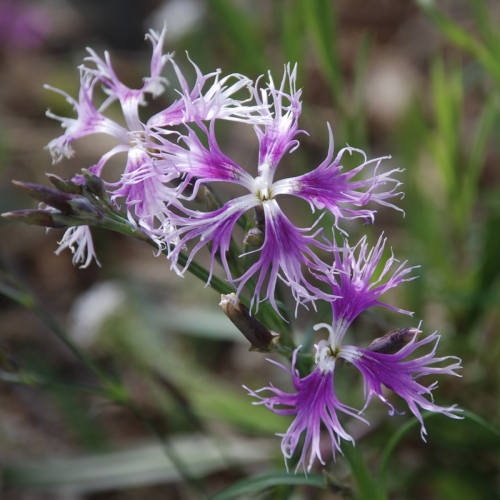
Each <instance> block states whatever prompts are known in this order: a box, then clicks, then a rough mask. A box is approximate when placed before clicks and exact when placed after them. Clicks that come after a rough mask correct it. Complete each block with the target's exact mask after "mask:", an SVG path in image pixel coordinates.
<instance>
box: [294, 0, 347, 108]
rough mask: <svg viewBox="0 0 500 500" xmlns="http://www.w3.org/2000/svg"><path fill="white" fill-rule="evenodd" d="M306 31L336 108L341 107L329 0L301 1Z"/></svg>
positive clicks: (337, 53)
mask: <svg viewBox="0 0 500 500" xmlns="http://www.w3.org/2000/svg"><path fill="white" fill-rule="evenodd" d="M302 5H303V9H304V12H305V14H306V20H307V31H308V33H309V34H310V36H311V38H312V39H313V42H314V48H315V52H316V57H317V59H318V66H319V68H320V69H321V71H322V72H323V75H324V77H325V79H326V81H327V83H328V85H329V86H330V89H331V91H332V95H333V98H334V101H335V104H336V105H337V106H343V99H342V96H343V82H342V66H341V62H340V51H339V47H338V39H339V36H338V25H337V17H336V14H335V10H334V7H333V5H334V4H333V2H331V0H302Z"/></svg>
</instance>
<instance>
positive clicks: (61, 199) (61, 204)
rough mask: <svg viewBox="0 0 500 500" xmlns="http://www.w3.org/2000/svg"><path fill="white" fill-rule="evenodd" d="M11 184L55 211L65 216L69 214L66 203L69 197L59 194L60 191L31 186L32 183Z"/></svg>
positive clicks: (69, 210) (16, 182)
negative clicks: (55, 209)
mask: <svg viewBox="0 0 500 500" xmlns="http://www.w3.org/2000/svg"><path fill="white" fill-rule="evenodd" d="M12 182H13V184H15V185H16V186H17V187H18V188H21V189H22V190H23V191H25V192H26V193H28V194H29V195H30V196H31V197H32V198H35V200H38V201H42V202H43V203H45V204H47V205H50V206H51V207H54V208H57V210H60V211H61V212H63V213H65V214H69V213H71V206H70V205H69V204H68V201H70V200H71V199H72V196H71V195H69V194H66V193H61V192H60V191H57V190H56V189H52V188H49V187H47V186H41V185H40V184H33V183H32V182H21V181H12Z"/></svg>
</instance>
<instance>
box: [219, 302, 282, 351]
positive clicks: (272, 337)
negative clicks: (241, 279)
mask: <svg viewBox="0 0 500 500" xmlns="http://www.w3.org/2000/svg"><path fill="white" fill-rule="evenodd" d="M219 307H220V308H221V309H222V310H223V311H224V314H225V315H226V316H227V317H228V318H229V319H230V320H231V321H232V322H233V324H234V325H235V326H236V328H238V330H239V331H240V332H241V333H242V334H243V335H244V336H245V338H246V339H247V340H248V341H249V342H250V343H251V344H252V347H251V348H250V349H251V350H255V351H261V352H269V351H272V350H273V349H274V348H275V347H276V345H277V344H278V341H279V338H280V336H279V334H277V333H276V332H273V331H271V330H269V329H268V328H267V327H266V326H265V325H263V324H262V323H261V322H260V321H259V320H258V319H256V318H255V316H251V315H250V311H249V309H248V307H247V306H246V305H245V304H243V303H242V302H241V301H240V300H239V299H237V298H236V295H235V294H234V293H231V294H230V295H221V302H220V304H219Z"/></svg>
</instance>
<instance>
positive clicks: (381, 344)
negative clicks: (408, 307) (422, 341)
mask: <svg viewBox="0 0 500 500" xmlns="http://www.w3.org/2000/svg"><path fill="white" fill-rule="evenodd" d="M421 333H422V332H421V331H420V330H418V329H417V328H411V327H407V328H402V329H401V330H393V331H392V332H389V333H387V334H385V335H384V336H383V337H380V338H379V339H375V340H374V341H373V342H372V343H371V344H370V345H369V346H368V350H369V351H373V352H378V353H380V354H395V353H396V352H398V351H400V350H401V349H402V348H403V347H404V346H405V345H406V344H408V343H410V342H411V341H412V340H413V339H414V338H415V339H418V337H419V336H420V334H421Z"/></svg>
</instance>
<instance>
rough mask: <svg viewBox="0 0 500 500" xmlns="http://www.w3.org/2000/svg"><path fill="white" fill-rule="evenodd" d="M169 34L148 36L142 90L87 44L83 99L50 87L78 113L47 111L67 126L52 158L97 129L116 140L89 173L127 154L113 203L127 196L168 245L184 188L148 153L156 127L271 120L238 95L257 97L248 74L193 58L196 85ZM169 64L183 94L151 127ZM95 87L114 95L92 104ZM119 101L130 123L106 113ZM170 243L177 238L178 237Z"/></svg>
mask: <svg viewBox="0 0 500 500" xmlns="http://www.w3.org/2000/svg"><path fill="white" fill-rule="evenodd" d="M165 35H166V28H164V29H163V31H162V32H161V33H157V32H155V31H153V30H151V31H150V33H149V34H147V35H146V39H148V40H149V41H150V42H151V44H152V49H153V50H152V58H151V65H150V75H149V76H148V77H146V78H144V85H143V86H142V87H141V88H140V89H131V88H129V87H127V86H126V85H124V84H123V83H122V82H121V81H120V80H119V78H118V76H117V75H116V73H115V70H114V68H113V65H112V63H111V58H110V55H109V53H108V52H105V54H104V59H103V58H101V57H99V56H98V55H97V54H96V53H95V52H94V51H93V50H92V49H88V51H89V53H90V56H89V57H87V58H86V61H88V62H91V63H93V64H94V65H95V68H88V67H86V66H81V67H80V83H81V87H80V93H79V98H78V101H77V100H75V99H73V98H72V97H71V96H69V95H68V94H66V93H65V92H63V91H61V90H58V89H53V88H52V87H48V86H46V87H47V88H49V89H51V90H54V91H56V92H58V93H60V94H62V95H63V96H64V97H65V98H66V100H67V101H68V102H69V103H70V104H72V105H73V107H74V109H75V111H76V112H77V118H66V117H59V116H56V115H54V114H52V113H51V112H50V111H48V112H47V115H48V116H49V117H51V118H54V119H56V120H59V121H60V122H61V125H62V127H63V128H65V129H66V130H65V133H64V134H62V135H61V136H60V137H57V138H55V139H54V140H52V141H51V142H50V143H49V144H48V146H47V147H48V149H49V151H50V153H51V155H52V158H53V161H54V162H57V161H59V160H61V159H62V158H63V157H64V156H66V157H71V156H72V155H73V149H72V147H71V143H72V142H73V141H74V140H76V139H80V138H82V137H85V136H88V135H91V134H96V133H104V134H108V135H111V136H112V137H114V138H115V139H116V140H117V141H118V145H117V146H115V147H114V148H113V149H111V150H110V151H109V152H107V153H106V154H104V155H103V156H102V157H101V159H100V160H99V162H98V163H97V164H96V165H94V166H93V167H91V168H90V169H89V170H90V171H91V172H92V173H94V174H95V175H98V176H101V174H102V170H103V167H104V166H105V164H106V162H107V161H108V160H109V159H110V158H112V157H113V156H115V155H116V154H119V153H126V154H127V161H126V168H125V171H124V173H123V174H122V176H121V179H120V180H119V181H118V182H115V183H111V182H109V183H107V186H108V188H110V193H111V194H112V199H113V200H114V201H115V202H116V200H117V199H118V198H121V197H124V198H125V204H126V207H127V213H128V217H129V219H130V221H131V222H132V224H133V225H136V222H135V220H136V219H137V220H138V225H139V226H140V227H141V229H142V230H143V231H144V232H145V233H146V234H148V236H150V237H151V238H152V239H153V240H154V241H156V243H157V244H158V246H159V248H162V247H164V246H165V236H166V235H167V236H168V235H170V234H171V233H172V231H173V226H172V223H171V222H170V219H169V214H170V208H169V207H171V206H177V204H178V202H177V201H176V200H177V199H178V198H179V197H181V193H180V191H179V189H178V188H177V187H175V186H168V185H167V183H169V182H170V181H172V180H174V179H175V178H177V177H178V176H179V173H178V172H176V171H174V170H171V169H170V170H169V171H165V170H162V171H160V170H158V168H156V166H155V164H156V158H155V157H153V156H151V154H150V151H148V149H147V147H145V146H144V144H145V143H146V142H147V135H148V133H149V132H150V131H151V130H153V129H154V130H155V132H156V133H161V134H167V135H168V134H170V133H171V132H172V131H171V130H170V129H169V128H168V127H171V126H174V125H179V124H182V123H188V122H193V121H198V120H215V119H225V120H235V121H247V122H249V123H251V124H258V123H263V122H265V121H267V120H268V118H266V117H265V116H263V115H262V114H260V113H259V112H258V111H259V109H260V107H261V105H257V106H250V105H247V104H246V103H247V101H241V100H238V99H237V98H236V97H235V94H237V93H238V92H239V91H241V90H242V89H245V88H248V89H249V95H250V96H252V95H253V90H252V82H251V80H249V79H248V78H246V77H244V76H243V75H239V74H235V75H229V76H227V77H224V78H220V70H217V71H215V72H213V73H210V74H208V75H203V74H202V73H201V71H200V70H199V68H198V67H197V66H196V65H195V64H194V63H192V64H193V66H194V68H195V71H196V82H195V84H194V86H193V88H192V90H190V89H189V86H188V84H187V82H186V80H185V78H184V76H183V75H182V73H181V71H180V70H179V68H178V66H177V65H176V64H175V63H174V61H173V59H172V57H173V55H172V54H163V43H164V39H165ZM168 62H170V63H171V64H172V65H173V67H174V69H175V72H176V75H177V78H178V80H179V83H180V87H181V91H180V92H179V94H180V96H179V99H178V100H176V101H175V102H174V103H172V104H171V106H169V107H168V108H167V109H165V110H164V111H162V112H161V113H159V114H157V115H155V116H153V117H152V118H150V120H149V122H148V124H147V125H145V124H143V123H142V121H141V118H140V115H139V107H140V106H144V105H146V104H147V101H146V95H147V94H150V95H152V96H153V97H158V96H159V95H160V94H162V93H163V91H164V90H165V86H166V85H167V83H168V82H167V80H166V79H165V78H164V77H163V76H161V73H162V71H163V69H164V67H165V65H166V64H167V63H168ZM211 80H212V85H211V86H210V88H209V89H208V90H206V91H204V86H205V85H206V84H207V82H209V81H211ZM97 84H100V85H101V86H102V88H103V91H104V92H105V94H107V95H108V97H107V99H106V100H105V101H104V102H103V103H102V105H101V106H99V107H96V106H95V104H94V89H95V87H96V85H97ZM114 101H119V103H120V105H121V109H122V112H123V117H124V120H125V123H126V125H127V126H126V127H123V126H122V125H119V124H118V123H116V122H115V121H113V120H111V119H110V118H107V117H106V116H105V115H104V114H103V113H104V112H105V111H106V109H107V108H108V107H109V105H110V104H111V103H112V102H114ZM165 127H167V128H165ZM74 180H75V181H77V182H82V179H81V177H80V176H76V177H75V178H74ZM113 188H114V191H113V190H112V189H113ZM89 234H90V233H89ZM169 241H175V237H174V238H173V239H172V240H171V239H169Z"/></svg>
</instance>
